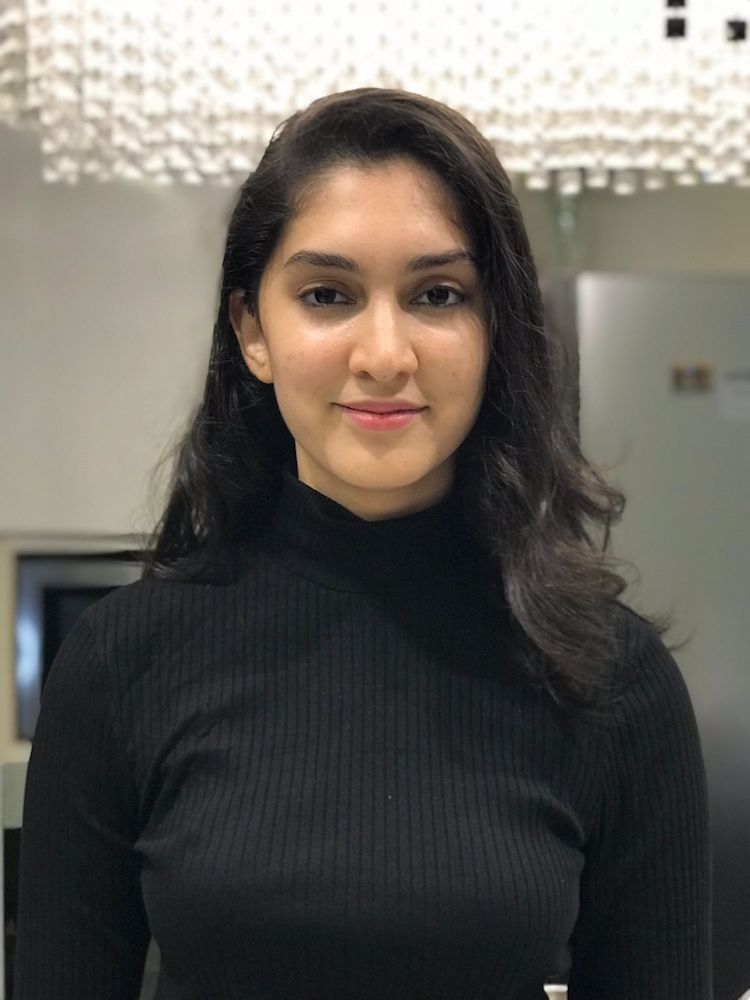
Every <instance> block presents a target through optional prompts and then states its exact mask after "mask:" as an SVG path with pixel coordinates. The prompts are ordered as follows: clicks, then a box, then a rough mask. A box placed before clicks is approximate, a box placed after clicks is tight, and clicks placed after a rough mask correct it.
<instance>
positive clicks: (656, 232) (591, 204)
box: [0, 128, 750, 534]
mask: <svg viewBox="0 0 750 1000" xmlns="http://www.w3.org/2000/svg"><path fill="white" fill-rule="evenodd" d="M233 196H234V192H233V191H230V190H228V189H226V188H209V187H201V188H185V187H182V188H175V187H172V188H156V187H150V186H146V185H136V184H126V183H122V182H120V183H117V184H108V185H99V184H95V183H87V184H85V185H82V186H80V187H67V186H50V185H45V184H43V183H42V181H41V180H40V163H39V156H38V153H37V141H36V139H35V137H34V136H31V135H27V134H24V133H21V132H16V131H11V130H9V129H2V128H0V219H2V222H1V223H0V322H1V326H0V347H1V355H0V357H1V362H0V425H1V426H2V428H3V433H2V434H0V482H1V484H2V485H1V487H0V534H1V533H4V532H18V531H36V532H38V531H54V532H63V531H65V532H67V531H73V532H78V531H92V532H114V533H130V532H141V531H144V530H148V528H149V527H150V525H151V523H152V519H153V516H154V513H155V510H156V508H157V507H158V494H157V495H156V500H157V503H156V504H155V505H154V509H153V511H149V509H148V508H147V504H146V501H147V496H148V487H149V473H150V470H151V469H152V468H153V466H154V465H155V463H156V462H157V460H158V458H159V456H160V455H161V454H162V452H163V451H164V449H165V448H166V447H167V445H168V444H169V443H170V441H171V440H173V438H174V435H175V433H176V432H177V430H178V429H179V428H180V427H181V426H182V425H183V424H184V422H185V421H186V419H187V417H188V415H189V413H190V411H191V409H192V407H193V405H194V404H195V402H196V401H197V398H198V395H199V392H200V387H201V383H202V379H203V374H204V371H205V366H206V362H207V358H208V349H209V344H210V338H211V327H212V323H213V318H214V313H215V305H216V288H217V282H218V276H219V269H220V264H221V254H222V249H223V238H224V233H225V227H226V221H227V217H228V212H229V210H230V207H231V202H232V200H233ZM521 202H522V207H523V209H524V213H525V216H526V219H527V224H528V227H529V232H530V236H531V239H532V244H533V246H534V250H535V254H536V257H537V262H538V265H539V267H540V270H542V271H549V270H552V269H555V268H556V267H558V266H559V265H560V264H561V263H562V262H563V256H562V248H561V247H560V245H559V242H558V239H557V236H556V231H555V225H554V206H553V204H552V202H551V199H550V197H549V196H548V195H546V194H531V193H528V192H522V193H521ZM748 233H750V192H748V191H747V190H741V189H735V188H698V189H690V190H687V189H682V190H680V189H676V190H671V191H668V192H665V193H663V194H661V193H660V194H643V195H640V196H635V197H632V198H618V197H617V196H615V195H612V194H609V193H607V192H595V193H589V194H588V195H587V196H586V198H585V200H584V203H583V205H582V207H581V213H580V223H579V237H578V241H577V243H576V246H575V248H574V253H573V254H572V255H571V256H570V257H569V258H568V259H567V261H566V263H568V264H571V265H573V266H576V267H578V268H585V269H589V270H624V271H633V270H638V271H675V270H677V271H679V270H683V269H688V270H690V269H693V270H699V271H703V272H704V273H710V272H721V271H728V272H735V273H737V272H744V273H750V239H748Z"/></svg>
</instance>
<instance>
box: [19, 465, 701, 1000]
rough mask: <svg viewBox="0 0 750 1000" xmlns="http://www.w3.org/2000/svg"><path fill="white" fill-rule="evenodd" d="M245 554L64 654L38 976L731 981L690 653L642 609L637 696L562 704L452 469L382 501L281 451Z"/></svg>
mask: <svg viewBox="0 0 750 1000" xmlns="http://www.w3.org/2000/svg"><path fill="white" fill-rule="evenodd" d="M240 564H241V566H242V571H241V573H240V574H239V575H238V576H236V577H235V578H233V579H231V580H227V582H224V583H219V582H213V583H209V584H207V583H195V582H193V583H179V582H164V581H158V580H153V579H152V580H144V581H141V582H139V583H136V584H134V585H132V586H129V587H125V588H121V589H120V590H118V591H116V592H114V593H113V594H110V595H109V596H108V597H107V598H105V599H104V600H103V601H101V602H99V603H98V604H97V605H95V606H94V607H93V608H92V609H90V610H89V611H88V612H87V613H86V614H85V615H84V617H83V619H82V620H81V622H80V624H79V625H78V626H77V627H76V628H75V629H74V631H73V633H72V634H71V635H70V636H69V637H68V639H67V640H66V642H65V645H64V647H63V649H62V651H61V652H60V654H59V656H58V659H57V662H56V664H55V666H54V667H53V670H52V672H51V676H50V679H49V681H48V683H47V686H46V689H45V694H44V699H43V706H42V713H41V718H40V721H39V726H38V730H37V736H36V739H35V743H34V748H33V753H32V759H31V763H30V769H29V776H28V787H27V799H26V808H25V815H24V824H25V827H24V833H23V839H22V859H21V892H20V914H19V940H18V951H17V973H16V975H17V985H16V1000H115V998H116V1000H125V998H128V1000H132V998H135V997H137V996H138V989H139V983H140V978H141V973H142V967H143V960H144V953H145V949H146V945H147V941H148V937H149V933H151V932H153V934H154V936H155V937H156V939H157V941H158V943H159V945H160V949H161V956H162V967H161V974H160V980H159V990H158V998H159V1000H199V998H200V1000H282V998H290V1000H291V998H304V1000H338V998H341V1000H344V998H346V1000H389V998H393V1000H543V998H544V993H543V984H544V982H545V980H546V979H547V977H548V976H550V975H551V974H552V973H554V972H555V971H559V967H560V964H561V963H562V964H563V965H565V966H568V974H569V996H570V1000H678V998H679V1000H709V998H710V997H711V987H710V974H709V973H710V934H709V926H708V920H709V894H710V872H709V860H708V859H709V852H708V832H707V808H706V788H705V778H704V771H703V764H702V760H701V751H700V746H699V740H698V734H697V729H696V724H695V718H694V714H693V710H692V707H691V704H690V701H689V698H688V694H687V690H686V687H685V684H684V682H683V680H682V677H681V675H680V673H679V671H678V669H677V667H676V665H675V663H674V661H673V660H672V658H671V657H670V655H669V654H668V653H667V651H666V650H665V648H664V646H663V645H662V643H661V641H660V640H659V638H658V637H657V635H656V633H655V632H654V631H653V629H652V628H651V627H650V626H649V625H647V624H646V623H645V622H644V621H643V620H642V619H640V618H639V617H638V616H637V615H635V614H634V613H633V612H632V611H629V610H627V609H625V608H624V607H621V608H620V610H619V613H620V616H621V635H622V643H621V662H620V664H619V667H618V670H619V672H620V674H621V677H622V684H623V696H622V697H621V698H620V699H619V700H618V701H617V703H616V707H615V708H613V713H612V719H611V721H610V722H609V723H607V724H600V723H597V724H593V723H590V722H587V723H584V722H580V723H578V722H571V721H566V720H565V719H564V718H563V717H562V716H561V715H560V713H559V712H558V711H557V709H556V708H555V706H554V703H553V702H552V700H551V698H550V697H549V695H547V694H546V693H545V692H544V691H543V690H541V689H539V688H538V687H537V686H535V685H534V684H532V683H531V681H530V680H529V679H528V677H527V675H526V674H525V673H524V672H523V671H522V670H521V669H520V667H519V666H518V665H517V663H516V662H515V659H514V657H513V656H512V655H511V647H510V644H509V630H508V619H507V617H506V615H507V612H506V611H505V610H504V608H503V603H502V601H501V600H499V599H498V594H499V593H500V590H499V588H498V587H497V586H495V585H493V583H492V580H491V577H490V574H489V570H488V567H487V566H486V565H485V563H484V562H483V560H482V558H481V557H480V555H479V553H478V552H477V550H476V549H475V548H474V547H473V545H472V543H471V540H470V538H469V534H468V532H467V531H466V529H465V527H464V525H463V523H462V520H461V514H460V504H459V503H458V500H457V498H456V497H455V496H453V495H451V496H449V497H448V498H447V499H446V500H444V501H441V502H440V503H439V504H437V505H436V506H434V507H431V508H429V509H428V510H425V511H421V512H419V513H417V514H412V515H409V516H406V517H399V518H394V519H390V520H386V521H379V522H367V521H363V520H360V519H359V518H357V517H356V516H355V515H353V514H352V513H350V512H349V511H347V510H345V509H344V508H343V507H341V506H339V505H338V504H337V503H335V502H334V501H332V500H330V499H329V498H327V497H324V496H322V495H321V494H319V493H317V492H316V491H314V490H312V489H311V488H309V487H307V486H305V485H303V484H301V483H299V482H298V481H297V480H296V478H294V477H293V476H291V475H287V477H286V480H285V485H284V492H283V495H282V499H281V502H280V505H279V507H278V509H277V511H276V513H275V515H274V518H273V521H272V523H269V524H268V525H266V526H264V528H263V530H261V531H259V532H258V533H257V537H254V539H253V540H252V543H250V542H249V543H248V545H247V550H246V551H243V552H242V553H241V560H240Z"/></svg>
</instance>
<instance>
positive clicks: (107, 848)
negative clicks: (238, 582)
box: [14, 616, 149, 1000]
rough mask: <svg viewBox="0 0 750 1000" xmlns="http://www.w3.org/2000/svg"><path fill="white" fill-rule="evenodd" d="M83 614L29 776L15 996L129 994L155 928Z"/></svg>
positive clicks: (54, 680) (107, 700) (58, 665)
mask: <svg viewBox="0 0 750 1000" xmlns="http://www.w3.org/2000/svg"><path fill="white" fill-rule="evenodd" d="M131 789H132V783H131V782H130V779H129V775H128V773H127V769H126V767H125V763H124V759H123V751H122V746H121V741H120V740H118V737H117V733H116V728H115V725H114V712H113V706H112V704H111V696H110V691H109V688H108V683H107V675H106V670H105V669H104V668H103V665H102V664H101V662H100V660H99V658H98V657H97V654H96V648H95V641H94V636H93V634H92V631H91V629H90V628H89V626H88V624H87V623H86V621H85V616H84V619H82V620H81V621H80V622H79V624H78V625H77V626H76V627H75V628H74V629H73V631H72V632H71V633H70V634H69V636H68V638H67V639H66V641H65V643H64V644H63V646H62V648H61V650H60V652H59V654H58V657H57V659H56V661H55V663H54V664H53V667H52V670H51V671H50V675H49V679H48V681H47V684H46V686H45V690H44V695H43V699H42V709H41V714H40V718H39V723H38V727H37V732H36V735H35V739H34V744H33V749H32V754H31V760H30V762H29V771H28V778H27V788H26V799H25V804H24V818H23V831H22V837H21V872H20V893H19V933H18V951H17V966H16V983H15V993H14V995H15V998H16V1000H50V998H51V997H54V998H55V1000H88V998H91V1000H94V998H96V1000H103V998H105V997H106V998H107V1000H133V998H135V997H137V996H138V993H139V988H140V983H141V976H142V972H143V964H144V958H145V951H146V947H147V944H148V938H149V931H148V925H147V921H146V918H145V913H144V908H143V903H142V899H141V894H140V887H139V876H138V866H137V861H136V858H135V856H134V852H133V849H132V843H133V839H134V830H133V827H134V816H135V812H136V811H135V808H134V800H135V796H134V794H133V792H132V790H131Z"/></svg>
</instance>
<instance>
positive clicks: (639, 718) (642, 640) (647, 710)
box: [613, 602, 696, 741]
mask: <svg viewBox="0 0 750 1000" xmlns="http://www.w3.org/2000/svg"><path fill="white" fill-rule="evenodd" d="M617 605H618V606H617V613H616V630H617V640H618V662H617V664H616V685H615V695H614V698H613V709H614V710H613V721H614V723H615V730H616V731H618V732H619V735H620V737H621V738H624V739H625V740H626V741H627V739H628V737H629V736H630V735H635V734H637V735H638V737H639V739H643V738H645V737H646V736H647V735H648V734H651V736H652V738H653V739H654V740H657V741H658V740H660V739H662V738H664V739H669V738H675V737H676V738H678V739H679V738H680V737H679V735H678V734H682V737H683V738H689V739H691V740H692V739H694V734H695V727H696V723H695V713H694V710H693V705H692V701H691V698H690V694H689V691H688V687H687V683H686V681H685V678H684V676H683V674H682V671H681V670H680V667H679V666H678V664H677V662H676V660H675V658H674V657H673V655H672V653H671V652H670V650H669V649H668V647H667V645H666V643H665V641H664V640H663V639H662V637H661V635H660V634H659V632H658V631H657V629H656V628H655V626H654V625H652V624H651V622H649V621H648V620H647V619H646V618H644V617H643V616H642V615H640V614H638V613H637V612H636V611H634V610H633V609H632V608H630V607H628V606H626V605H624V604H622V603H620V602H617Z"/></svg>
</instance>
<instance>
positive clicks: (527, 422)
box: [145, 88, 666, 714]
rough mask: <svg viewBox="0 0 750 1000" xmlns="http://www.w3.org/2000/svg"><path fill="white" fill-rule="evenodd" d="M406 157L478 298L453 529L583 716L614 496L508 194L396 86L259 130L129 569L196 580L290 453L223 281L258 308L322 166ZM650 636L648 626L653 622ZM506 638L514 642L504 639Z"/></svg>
mask: <svg viewBox="0 0 750 1000" xmlns="http://www.w3.org/2000/svg"><path fill="white" fill-rule="evenodd" d="M400 157H408V158H410V159H411V160H412V161H416V162H417V163H418V164H420V165H421V166H422V167H424V168H426V169H427V170H428V171H431V172H432V173H433V174H434V175H436V176H437V177H438V178H439V179H440V180H441V181H442V182H443V184H445V185H447V187H448V189H449V190H450V192H451V193H452V195H453V198H454V200H455V204H456V207H457V210H458V212H459V217H460V221H461V224H462V228H463V230H464V232H465V233H466V235H467V238H468V239H469V241H470V243H471V248H472V251H473V253H474V256H475V258H476V261H477V267H478V270H479V274H480V281H481V290H482V294H483V299H484V302H485V303H486V322H487V331H488V335H489V339H490V345H491V350H490V360H489V366H488V371H487V379H486V389H485V395H484V399H483V402H482V404H481V407H480V410H479V413H478V415H477V419H476V422H475V424H474V426H473V428H472V430H471V431H470V433H469V435H468V437H467V438H466V440H465V441H464V442H463V444H462V445H461V447H460V448H459V450H458V452H457V455H456V487H457V489H459V490H460V492H461V495H462V501H463V510H464V514H465V517H466V521H467V524H468V526H469V528H470V530H471V531H472V533H473V535H474V537H475V539H476V541H477V543H478V544H479V546H480V547H481V549H482V551H483V552H484V553H485V555H486V557H487V558H488V559H489V562H490V564H491V567H492V568H493V569H495V570H496V573H497V580H498V581H499V582H500V584H501V586H502V594H503V596H504V602H505V604H506V606H507V608H508V609H509V612H510V620H511V623H512V629H513V631H514V634H515V639H516V641H517V646H516V648H518V649H519V650H520V651H521V653H522V657H521V659H522V662H523V664H524V666H525V669H526V670H527V671H528V673H529V674H530V675H531V677H532V678H533V679H534V681H535V682H536V683H538V684H539V685H541V686H543V687H545V688H546V689H547V690H548V691H549V693H550V694H551V695H552V696H553V698H554V700H555V701H556V702H557V703H558V705H560V706H561V707H562V708H563V709H565V710H568V711H573V712H577V713H579V714H580V713H583V714H586V713H587V712H589V711H593V712H594V713H595V714H596V712H597V707H598V706H599V705H600V703H601V696H602V695H603V694H604V693H606V692H609V691H610V688H611V684H610V679H611V676H612V671H611V670H610V669H609V667H610V666H611V665H612V662H613V660H614V657H615V656H616V651H617V646H618V642H617V626H616V617H617V616H616V614H615V613H614V611H615V605H616V604H617V603H619V602H617V597H618V595H619V594H621V593H622V591H623V590H624V589H625V588H626V586H627V584H626V581H625V580H624V579H623V577H621V576H620V575H619V574H618V572H617V571H616V567H617V565H618V561H617V560H615V559H614V557H613V556H611V555H610V554H608V552H607V550H608V547H609V535H610V528H611V526H612V525H613V524H614V523H616V522H617V521H618V520H619V519H620V517H621V514H622V510H623V507H624V502H625V501H624V497H623V495H622V494H621V493H620V492H619V491H618V490H617V489H615V488H614V487H613V486H611V485H609V484H608V483H607V482H606V481H605V479H604V478H603V476H602V474H601V473H600V472H598V471H597V470H596V469H595V468H594V467H593V466H592V465H591V464H590V463H589V462H587V461H586V459H585V458H584V456H583V455H582V454H581V451H580V449H579V445H578V440H577V432H576V429H575V425H574V421H573V420H572V419H571V415H570V412H569V408H568V406H567V405H566V397H565V378H566V373H565V368H564V365H565V359H564V352H563V350H562V348H561V346H560V345H559V344H558V343H557V342H555V341H554V340H553V339H552V338H550V337H548V336H547V335H546V334H545V329H544V317H543V306H542V297H541V292H540V289H539V282H538V277H537V272H536V268H535V265H534V260H533V256H532V253H531V248H530V246H529V241H528V237H527V234H526V230H525V227H524V224H523V220H522V217H521V212H520V208H519V205H518V202H517V200H516V198H515V195H514V194H513V191H512V188H511V184H510V181H509V179H508V176H507V175H506V173H505V171H504V169H503V167H502V166H501V164H500V162H499V161H498V158H497V156H496V154H495V151H494V149H493V147H492V145H491V144H490V143H489V142H488V141H487V139H485V138H484V137H483V136H482V134H481V133H480V132H479V131H478V130H477V128H476V127H475V126H474V125H473V124H471V123H470V122H469V121H468V120H467V119H465V118H464V117H463V116H462V115H461V114H459V113H458V112H457V111H455V110H453V109H451V108H449V107H446V106H445V105H443V104H440V103H439V102H437V101H434V100H431V99H429V98H427V97H424V96H420V95H417V94H412V93H408V92H406V91H402V90H390V89H380V88H362V89H357V90H351V91H346V92H343V93H338V94H333V95H330V96H327V97H324V98H321V99H320V100H317V101H315V102H313V103H312V104H311V105H310V106H309V107H308V108H307V109H305V110H303V111H299V112H297V113H296V114H293V115H292V116H291V117H290V118H288V119H287V120H286V121H285V122H283V123H282V125H280V126H279V128H278V129H277V130H276V132H275V133H274V135H273V137H272V139H271V141H270V143H269V145H268V147H267V149H266V151H265V153H264V155H263V157H262V159H261V161H260V163H259V165H258V168H257V170H256V171H255V172H254V173H252V174H251V175H250V176H249V177H248V178H247V180H246V181H245V183H244V184H243V185H242V187H241V189H240V192H239V197H238V200H237V203H236V206H235V208H234V211H233V213H232V216H231V220H230V223H229V228H228V233H227V240H226V248H225V252H224V260H223V273H222V280H221V292H220V299H219V309H218V316H217V320H216V324H215V326H214V334H213V345H212V350H211V357H210V362H209V368H208V375H207V378H206V384H205V390H204V393H203V398H202V400H201V402H200V404H199V406H198V409H197V412H196V413H195V415H194V417H193V419H192V423H191V425H190V427H189V429H188V431H187V433H186V434H185V436H184V438H183V440H182V441H181V443H180V444H179V445H178V447H177V448H176V449H175V455H174V457H175V463H174V467H173V473H172V482H171V487H170V490H169V496H168V501H167V504H166V509H165V510H164V513H163V516H162V517H161V520H160V522H159V524H158V526H157V528H156V530H155V532H154V536H153V538H152V543H151V546H150V549H149V551H148V553H147V555H146V556H145V573H146V575H150V576H157V577H164V578H173V579H174V578H182V579H185V578H188V579H191V578H192V579H195V578H200V577H201V576H203V575H206V574H210V572H211V569H212V567H215V566H216V565H217V564H218V563H219V562H221V560H222V557H223V556H225V555H226V553H227V552H230V551H231V550H232V549H233V548H235V547H236V546H237V545H239V544H240V541H241V539H242V538H243V537H246V536H247V529H248V526H249V525H251V524H253V523H259V522H261V521H262V520H263V519H264V518H265V517H266V516H267V514H268V513H269V511H270V510H271V509H272V508H273V506H274V502H275V500H276V498H277V497H278V494H279V491H280V489H281V470H282V467H283V465H284V464H285V463H287V462H290V461H293V460H294V441H293V439H292V436H291V434H290V433H289V431H288V429H287V428H286V425H285V424H284V421H283V419H282V417H281V414H280V412H279V409H278V406H277V404H276V398H275V395H274V390H273V386H272V385H267V384H264V383H262V382H260V381H259V380H258V379H256V378H255V377H254V376H253V375H252V374H251V373H250V372H249V370H248V368H247V366H246V365H245V362H244V361H243V359H242V356H241V354H240V351H239V347H238V343H237V339H236V336H235V333H234V330H233V328H232V325H231V322H230V316H229V299H230V295H231V293H232V292H233V291H236V290H238V289H240V290H242V291H243V292H244V298H245V303H246V306H247V308H248V309H249V310H250V312H251V313H253V314H254V315H257V310H258V290H259V286H260V281H261V277H262V275H263V272H264V268H265V267H266V265H267V263H268V261H269V258H270V257H271V255H272V254H273V252H274V250H275V248H276V246H277V244H278V242H279V240H280V237H281V236H282V233H283V232H284V230H285V227H286V226H288V225H289V223H290V220H292V219H293V218H294V217H295V213H297V212H298V211H300V209H301V207H302V206H303V205H304V197H305V194H306V192H307V191H309V190H310V189H311V186H312V184H313V183H314V182H315V181H316V179H319V178H320V176H321V175H322V174H323V172H325V171H328V170H330V169H331V168H334V167H336V166H339V165H344V164H357V165H365V166H368V165H373V164H378V163H382V162H384V161H389V160H393V159H395V158H400ZM652 621H653V624H654V625H655V626H656V627H657V629H658V630H659V631H660V632H661V631H664V630H665V628H666V625H665V623H664V621H663V620H661V621H657V620H652ZM514 645H515V644H514Z"/></svg>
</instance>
